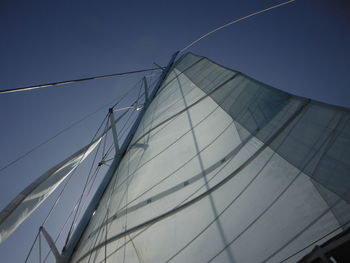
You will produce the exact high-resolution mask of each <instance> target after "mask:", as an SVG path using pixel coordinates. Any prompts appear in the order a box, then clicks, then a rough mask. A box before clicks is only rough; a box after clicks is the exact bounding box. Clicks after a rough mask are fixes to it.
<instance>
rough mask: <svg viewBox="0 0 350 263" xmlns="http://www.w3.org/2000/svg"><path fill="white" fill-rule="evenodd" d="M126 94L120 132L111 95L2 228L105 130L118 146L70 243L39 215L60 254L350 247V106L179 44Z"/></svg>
mask: <svg viewBox="0 0 350 263" xmlns="http://www.w3.org/2000/svg"><path fill="white" fill-rule="evenodd" d="M131 108H133V109H136V108H137V109H138V112H139V113H138V117H137V118H136V119H135V121H134V122H133V125H132V127H131V128H130V129H129V132H128V135H127V136H126V138H125V139H124V140H123V141H120V137H119V136H118V135H119V130H118V129H117V127H118V123H119V121H120V119H121V118H122V116H121V117H119V118H115V109H113V107H112V108H111V109H110V110H109V114H108V115H107V117H108V118H107V119H108V121H107V122H106V126H105V129H104V130H101V131H100V133H98V134H97V135H96V137H95V138H94V140H92V141H91V142H90V143H89V144H88V145H87V146H86V147H84V148H82V149H81V150H79V151H77V152H76V153H75V154H73V155H72V156H70V157H69V158H67V159H66V160H64V161H63V162H61V163H59V164H58V165H57V166H55V167H54V168H52V169H51V170H49V171H48V172H47V173H45V174H44V175H43V176H41V177H39V179H38V180H36V181H35V182H34V183H33V184H31V185H30V186H28V187H27V188H26V189H25V190H24V191H23V192H22V193H21V194H20V195H18V196H17V197H16V198H15V199H14V200H13V201H12V202H11V203H10V204H9V205H8V206H7V207H6V208H5V209H4V210H3V211H2V212H1V214H0V235H1V239H2V240H3V239H5V238H6V237H7V236H8V235H10V234H11V233H12V232H13V231H14V230H15V228H16V227H17V226H18V225H19V224H20V223H21V222H22V221H23V220H24V219H25V218H27V217H28V216H29V215H30V213H31V212H32V211H34V210H35V208H36V207H38V206H39V205H40V203H41V202H42V201H44V200H45V199H46V198H47V196H49V195H50V193H51V192H53V191H54V190H55V189H56V188H57V187H58V186H59V185H60V184H61V183H63V182H65V180H67V178H69V175H70V174H71V173H72V172H73V171H74V169H75V168H76V167H77V166H78V165H79V164H80V163H81V162H82V161H83V159H84V158H85V157H86V156H87V155H88V154H89V153H90V152H92V151H93V149H94V148H96V147H97V145H98V144H99V143H101V142H102V141H103V138H104V136H106V134H107V133H109V134H112V138H113V148H114V151H115V154H114V157H113V158H112V160H111V163H110V164H109V168H108V171H107V173H106V174H105V176H104V178H103V180H102V181H101V183H100V184H99V186H98V188H97V190H96V192H95V194H94V197H93V198H92V199H91V201H90V202H89V204H88V205H87V208H86V209H85V211H84V213H83V214H82V216H81V217H80V220H79V223H78V224H72V225H71V227H70V229H69V232H68V235H67V238H66V242H65V245H64V247H63V248H62V250H59V249H58V248H57V247H56V244H55V241H54V238H53V237H52V236H51V235H50V231H49V229H46V228H45V227H44V226H41V227H40V231H39V232H38V235H37V237H41V236H42V237H43V238H44V239H45V240H46V242H47V243H48V245H49V247H50V252H52V254H53V256H54V260H55V261H56V262H61V263H63V262H64V263H65V262H82V263H83V262H84V263H87V262H237V263H239V262H252V263H253V262H346V260H348V256H349V255H348V253H347V250H346V247H348V246H349V237H350V234H349V229H348V227H349V223H350V206H349V201H350V195H349V193H350V192H349V190H350V179H349V176H348V171H349V168H350V159H349V150H350V123H349V116H350V111H349V109H347V108H344V107H338V106H333V105H329V104H325V103H322V102H318V101H314V100H311V99H307V98H304V97H299V96H296V95H292V94H289V93H287V92H284V91H281V90H278V89H275V88H273V87H270V86H268V85H266V84H263V83H261V82H259V81H257V80H255V79H253V78H251V77H249V76H247V75H245V74H244V73H242V72H238V71H235V70H232V69H229V68H226V67H224V66H222V65H219V64H217V63H215V62H214V61H212V60H210V59H209V58H206V57H203V56H199V55H196V54H193V53H185V54H182V55H181V56H179V54H178V52H176V53H175V54H174V55H173V56H172V58H171V59H170V61H169V63H168V65H167V67H166V68H164V69H163V71H162V74H161V76H160V77H159V80H158V82H157V83H156V85H155V87H154V88H153V89H152V90H151V89H150V87H148V86H147V81H145V83H144V92H143V103H142V105H141V104H140V103H139V102H137V103H136V104H135V103H134V104H133V105H131ZM104 163H106V160H102V161H101V162H100V163H99V165H103V164H104ZM84 189H85V187H84ZM79 201H81V200H79ZM73 222H74V220H73ZM41 242H43V241H41Z"/></svg>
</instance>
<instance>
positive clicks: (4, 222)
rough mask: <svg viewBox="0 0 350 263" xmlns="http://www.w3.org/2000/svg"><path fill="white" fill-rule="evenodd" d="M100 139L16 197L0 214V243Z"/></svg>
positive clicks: (48, 172)
mask: <svg viewBox="0 0 350 263" xmlns="http://www.w3.org/2000/svg"><path fill="white" fill-rule="evenodd" d="M101 139H102V137H99V138H98V139H96V140H94V141H93V142H92V143H90V144H88V145H87V146H85V147H83V148H82V149H80V150H79V151H77V152H76V153H74V154H73V155H71V156H70V157H68V158H67V159H66V160H64V161H62V162H61V163H59V164H57V165H56V166H54V167H53V168H51V169H50V170H48V171H47V172H46V173H44V174H43V175H42V176H40V177H39V178H38V179H36V180H35V181H34V182H33V183H31V184H30V185H29V186H28V187H26V188H25V189H24V190H23V191H22V192H21V193H20V194H19V195H17V196H16V197H15V198H14V199H13V200H12V201H11V202H10V203H9V204H8V205H7V206H6V207H5V208H4V209H3V210H2V211H1V213H0V243H1V242H3V241H5V240H6V239H7V238H8V237H9V236H10V235H11V234H12V233H13V232H14V231H15V230H16V228H17V227H18V226H19V225H20V224H21V223H22V222H23V221H24V220H25V219H26V218H27V217H28V216H29V215H30V214H31V213H32V212H34V211H35V209H36V208H37V207H38V206H39V205H40V204H41V203H42V202H43V201H44V200H45V199H46V198H47V197H48V196H49V195H50V194H51V193H52V192H53V191H54V190H55V189H56V188H57V187H58V186H59V185H60V184H61V183H62V182H63V181H64V180H65V179H66V178H67V176H68V175H69V174H71V173H72V172H73V171H74V169H75V168H76V167H77V166H78V165H79V164H80V163H81V162H82V161H83V160H84V159H85V158H86V157H87V156H88V155H89V154H90V153H91V152H92V151H93V150H94V149H95V147H96V146H97V145H98V143H99V142H100V141H101Z"/></svg>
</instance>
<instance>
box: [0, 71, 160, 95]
mask: <svg viewBox="0 0 350 263" xmlns="http://www.w3.org/2000/svg"><path fill="white" fill-rule="evenodd" d="M163 69H164V68H158V67H157V68H150V69H141V70H134V71H127V72H119V73H113V74H107V75H100V76H94V77H87V78H81V79H72V80H64V81H58V82H51V83H45V84H38V85H32V86H26V87H21V88H14V89H5V90H0V94H5V93H12V92H19V91H26V90H33V89H40V88H47V87H52V86H59V85H66V84H71V83H74V82H81V81H88V80H95V79H102V78H110V77H116V76H122V75H130V74H135V73H141V72H147V71H153V70H163Z"/></svg>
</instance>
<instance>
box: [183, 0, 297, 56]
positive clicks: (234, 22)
mask: <svg viewBox="0 0 350 263" xmlns="http://www.w3.org/2000/svg"><path fill="white" fill-rule="evenodd" d="M295 1H296V0H289V1H286V2H282V3H279V4H277V5H274V6H271V7H268V8H265V9H262V10H260V11H257V12H254V13H251V14H249V15H246V16H243V17H241V18H238V19H235V20H233V21H231V22H228V23H226V24H224V25H222V26H219V27H217V28H215V29H213V30H211V31H209V32H208V33H206V34H204V35H202V36H201V37H199V38H197V39H196V40H194V41H192V42H191V43H190V44H188V45H187V46H185V47H184V48H183V49H181V50H180V52H179V53H182V52H184V51H185V50H187V49H189V48H190V47H192V46H193V45H195V44H196V43H197V42H199V41H201V40H202V39H204V38H206V37H208V36H210V35H211V34H213V33H215V32H217V31H219V30H221V29H223V28H225V27H228V26H230V25H233V24H236V23H238V22H240V21H242V20H245V19H247V18H250V17H252V16H256V15H258V14H261V13H264V12H267V11H270V10H272V9H275V8H278V7H281V6H284V5H287V4H290V3H292V2H295Z"/></svg>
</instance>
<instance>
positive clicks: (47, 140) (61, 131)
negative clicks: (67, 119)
mask: <svg viewBox="0 0 350 263" xmlns="http://www.w3.org/2000/svg"><path fill="white" fill-rule="evenodd" d="M137 83H138V82H137ZM137 83H136V84H137ZM137 87H138V86H137V85H135V86H134V87H132V88H131V89H130V90H128V91H127V92H125V93H124V94H123V95H122V96H121V97H120V99H118V100H117V102H115V103H114V101H115V99H114V100H112V101H110V102H108V103H106V104H104V105H103V106H101V107H99V108H97V109H96V110H95V111H93V112H91V113H89V114H87V115H85V116H84V117H83V118H81V119H79V120H77V121H75V122H73V123H72V124H70V125H69V126H67V127H65V128H63V129H62V130H60V131H59V132H57V133H56V134H55V135H53V136H51V137H50V138H48V139H46V140H45V141H42V142H41V143H39V144H38V145H36V146H34V147H33V148H31V149H30V150H29V151H27V152H25V153H23V154H21V155H20V156H19V157H17V158H16V159H14V160H13V161H10V162H9V163H7V164H6V165H4V166H3V167H1V168H0V172H2V171H3V170H5V169H7V168H8V167H10V166H11V165H13V164H15V163H17V162H18V161H20V160H21V159H23V158H24V157H26V156H27V155H29V154H31V153H32V152H34V151H35V150H37V149H39V148H40V147H42V146H43V145H45V144H47V143H49V142H50V141H52V140H53V139H55V138H56V137H58V136H59V135H61V134H62V133H64V132H66V131H68V130H69V129H71V128H73V127H74V126H76V125H78V124H79V123H81V122H83V121H84V120H86V119H88V118H89V117H91V116H92V115H94V114H96V113H97V112H99V111H101V110H102V109H104V108H106V107H107V106H108V105H110V104H111V103H114V105H113V106H112V108H114V107H115V106H117V105H118V104H119V103H120V102H121V101H122V100H123V99H124V98H125V97H126V96H127V95H129V93H130V92H131V91H133V90H134V89H135V88H137ZM2 176H3V175H2Z"/></svg>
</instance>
